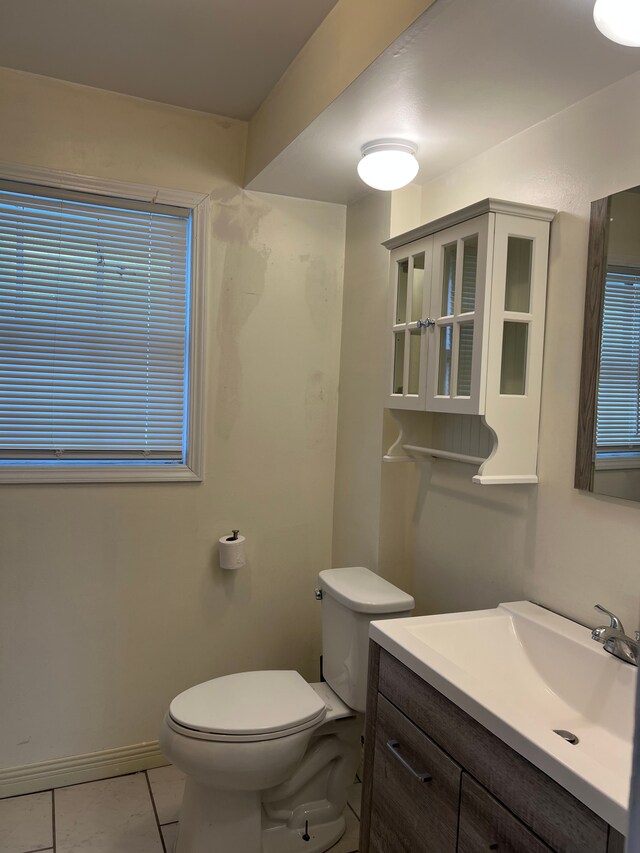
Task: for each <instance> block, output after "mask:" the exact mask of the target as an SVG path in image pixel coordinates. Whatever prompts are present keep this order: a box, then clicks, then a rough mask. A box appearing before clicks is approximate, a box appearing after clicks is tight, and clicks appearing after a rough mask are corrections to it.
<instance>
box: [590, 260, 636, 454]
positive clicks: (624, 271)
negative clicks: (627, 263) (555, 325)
mask: <svg viewBox="0 0 640 853" xmlns="http://www.w3.org/2000/svg"><path fill="white" fill-rule="evenodd" d="M621 453H629V454H633V455H639V454H640V269H636V268H631V267H620V266H609V267H608V268H607V277H606V282H605V288H604V303H603V319H602V334H601V346H600V369H599V374H598V395H597V409H596V455H597V456H598V457H601V456H607V455H610V454H615V455H619V454H621Z"/></svg>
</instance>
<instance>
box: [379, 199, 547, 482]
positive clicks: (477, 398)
mask: <svg viewBox="0 0 640 853" xmlns="http://www.w3.org/2000/svg"><path fill="white" fill-rule="evenodd" d="M554 214H555V211H553V210H549V209H547V208H539V207H532V206H530V205H522V204H515V203H510V202H503V201H497V200H495V199H486V200H485V201H483V202H479V203H478V204H475V205H472V206H471V207H468V208H465V209H463V210H460V211H458V212H456V213H455V214H452V215H451V216H447V217H444V218H443V219H439V220H436V221H435V222H431V223H429V224H427V225H424V226H422V227H421V228H417V229H414V230H413V231H409V232H407V233H405V234H401V235H400V236H398V237H394V238H392V239H391V240H388V241H386V242H385V244H384V245H385V246H386V247H387V248H389V249H390V250H391V264H390V267H391V285H390V313H391V326H390V333H389V364H390V368H389V379H388V392H387V402H386V404H387V406H388V407H389V408H391V409H394V410H396V411H407V410H411V411H421V412H435V413H449V414H459V415H472V416H479V417H481V418H482V419H483V421H484V423H485V424H486V427H487V428H488V429H489V430H490V431H491V433H492V435H493V436H494V438H495V441H494V446H493V448H492V453H491V455H492V457H494V458H493V459H492V463H491V465H490V466H489V468H490V469H491V470H487V471H485V472H480V474H481V476H480V479H479V480H478V481H479V482H485V483H488V482H495V483H497V482H536V471H535V469H536V459H537V440H538V419H539V408H540V389H541V381H542V349H543V341H544V318H545V305H546V285H547V261H548V251H549V224H550V222H551V220H552V219H553V216H554ZM400 420H401V421H402V419H401V418H400ZM500 445H502V447H501V446H500ZM509 448H510V449H509ZM498 450H499V451H500V454H499V456H498ZM503 452H504V453H505V455H503Z"/></svg>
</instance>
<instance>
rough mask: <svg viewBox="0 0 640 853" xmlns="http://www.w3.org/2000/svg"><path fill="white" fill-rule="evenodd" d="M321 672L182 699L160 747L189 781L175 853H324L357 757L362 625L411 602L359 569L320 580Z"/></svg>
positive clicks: (339, 821) (340, 825)
mask: <svg viewBox="0 0 640 853" xmlns="http://www.w3.org/2000/svg"><path fill="white" fill-rule="evenodd" d="M319 581H320V595H321V600H322V651H323V675H324V678H325V679H326V682H322V683H320V684H308V683H307V682H306V681H305V680H304V679H303V678H302V676H300V675H299V674H298V673H297V672H293V671H279V670H275V671H274V670H264V671H261V672H240V673H236V674H234V675H226V676H223V677H221V678H214V679H213V680H211V681H206V682H204V683H203V684H198V685H197V686H196V687H191V688H190V689H189V690H185V691H184V693H181V694H180V695H179V696H177V697H176V698H175V699H174V700H173V702H171V705H170V706H169V711H168V713H167V715H166V717H165V719H164V722H163V725H162V731H161V733H160V745H161V747H162V751H163V752H164V754H165V755H166V757H167V758H168V759H169V760H170V761H171V762H172V763H173V764H175V765H176V766H177V767H179V768H180V769H181V770H182V771H183V772H184V773H185V775H186V777H187V782H186V787H185V793H184V799H183V802H182V811H181V815H180V826H179V834H178V840H177V842H176V848H175V853H298V851H307V853H322V851H324V850H327V849H328V848H329V847H331V846H332V845H333V844H335V843H336V842H337V841H338V839H339V838H340V836H341V835H342V834H343V832H344V829H345V819H344V816H343V811H344V808H345V806H346V802H347V788H348V787H349V786H350V785H351V784H352V783H353V780H354V776H355V772H356V770H357V767H358V763H359V759H360V737H361V734H362V730H363V721H364V718H363V712H364V709H365V701H366V689H367V664H368V649H369V639H368V637H369V623H370V622H371V621H372V620H374V619H391V618H395V617H398V616H407V615H408V614H409V612H410V611H411V610H413V607H414V600H413V598H412V597H411V596H410V595H407V594H406V593H404V592H402V590H400V589H398V588H397V587H395V586H393V585H392V584H390V583H388V582H387V581H385V580H383V579H382V578H380V577H379V576H378V575H375V574H374V573H373V572H370V571H369V570H368V569H364V568H360V567H357V568H346V569H328V570H326V571H324V572H320V575H319Z"/></svg>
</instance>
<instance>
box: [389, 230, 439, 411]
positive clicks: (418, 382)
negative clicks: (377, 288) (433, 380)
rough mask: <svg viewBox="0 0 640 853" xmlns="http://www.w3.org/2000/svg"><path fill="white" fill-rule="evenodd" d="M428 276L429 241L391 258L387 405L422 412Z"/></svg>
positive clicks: (403, 249)
mask: <svg viewBox="0 0 640 853" xmlns="http://www.w3.org/2000/svg"><path fill="white" fill-rule="evenodd" d="M430 277H431V238H427V239H425V240H419V241H416V242H415V243H413V244H411V245H410V246H404V247H403V248H402V249H397V250H395V251H394V252H393V253H392V255H391V293H392V297H393V327H392V370H391V388H390V389H389V396H388V403H387V404H388V405H389V406H390V407H391V408H396V409H423V408H424V401H425V395H426V378H425V368H426V357H427V348H426V335H425V332H426V329H427V325H426V314H425V310H426V309H425V306H428V304H429V284H430Z"/></svg>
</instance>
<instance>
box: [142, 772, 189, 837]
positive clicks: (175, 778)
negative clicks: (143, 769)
mask: <svg viewBox="0 0 640 853" xmlns="http://www.w3.org/2000/svg"><path fill="white" fill-rule="evenodd" d="M147 776H148V777H149V784H150V785H151V793H152V794H153V801H154V803H155V804H156V811H157V812H158V823H160V824H164V823H174V822H175V821H177V820H179V819H180V806H181V804H182V795H183V794H184V773H182V772H181V771H180V770H178V768H177V767H174V766H173V765H171V764H169V765H168V766H167V767H157V768H156V769H155V770H147Z"/></svg>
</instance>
